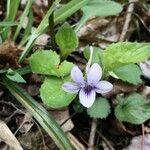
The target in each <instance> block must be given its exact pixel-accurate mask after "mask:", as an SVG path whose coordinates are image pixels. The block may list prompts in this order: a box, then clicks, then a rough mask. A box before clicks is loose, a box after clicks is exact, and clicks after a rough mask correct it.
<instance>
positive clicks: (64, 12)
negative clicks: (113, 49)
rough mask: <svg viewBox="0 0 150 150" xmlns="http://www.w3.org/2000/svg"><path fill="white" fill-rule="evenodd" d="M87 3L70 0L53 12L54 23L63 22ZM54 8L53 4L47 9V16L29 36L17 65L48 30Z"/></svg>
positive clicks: (81, 0)
mask: <svg viewBox="0 0 150 150" xmlns="http://www.w3.org/2000/svg"><path fill="white" fill-rule="evenodd" d="M87 2H88V0H80V1H79V0H72V1H70V2H69V3H67V4H66V5H64V6H63V7H62V8H60V9H58V10H57V11H56V12H55V15H54V16H55V17H54V23H55V24H58V23H59V22H61V21H63V20H65V19H66V18H67V17H69V16H71V15H72V14H73V13H75V12H76V11H77V10H79V9H80V8H82V7H83V6H84V5H86V3H87ZM56 7H57V5H56V4H55V3H54V4H53V5H52V7H51V8H50V9H49V11H48V12H47V14H46V16H45V17H44V19H43V20H42V22H41V23H40V25H39V27H38V28H37V29H36V31H35V32H34V33H32V34H31V36H30V38H29V41H28V43H27V45H26V47H25V49H24V51H23V53H22V54H21V56H20V58H19V63H21V62H22V61H23V60H24V58H25V57H26V56H27V55H28V53H29V52H30V49H31V47H32V45H33V43H34V41H35V40H36V38H37V37H38V36H39V35H41V34H42V33H43V32H44V31H46V29H47V28H48V26H49V23H48V17H49V16H50V15H51V13H52V12H53V11H54V10H55V9H56ZM50 12H51V13H50Z"/></svg>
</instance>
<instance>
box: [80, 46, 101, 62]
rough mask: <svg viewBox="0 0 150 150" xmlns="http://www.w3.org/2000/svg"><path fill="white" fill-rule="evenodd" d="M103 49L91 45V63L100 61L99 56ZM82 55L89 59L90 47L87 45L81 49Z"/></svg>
mask: <svg viewBox="0 0 150 150" xmlns="http://www.w3.org/2000/svg"><path fill="white" fill-rule="evenodd" d="M102 53H103V50H102V49H100V48H99V47H93V57H92V63H98V64H99V63H101V57H102ZM83 54H84V57H85V58H86V59H87V60H89V58H90V48H89V47H87V48H85V49H84V51H83Z"/></svg>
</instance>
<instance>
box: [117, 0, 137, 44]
mask: <svg viewBox="0 0 150 150" xmlns="http://www.w3.org/2000/svg"><path fill="white" fill-rule="evenodd" d="M130 2H131V3H130V4H129V6H128V10H127V12H128V13H127V15H126V19H125V23H124V26H123V29H122V32H121V34H120V38H119V41H120V42H122V41H124V40H125V38H126V34H127V31H128V28H129V25H130V22H131V18H132V12H133V11H134V5H135V4H134V3H133V2H135V0H130Z"/></svg>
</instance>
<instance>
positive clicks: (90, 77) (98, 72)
mask: <svg viewBox="0 0 150 150" xmlns="http://www.w3.org/2000/svg"><path fill="white" fill-rule="evenodd" d="M101 77H102V68H101V67H100V65H99V64H96V63H95V64H93V65H92V66H91V67H90V69H89V71H88V73H87V82H88V85H96V84H97V83H98V81H99V80H100V79H101Z"/></svg>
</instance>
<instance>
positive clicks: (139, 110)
mask: <svg viewBox="0 0 150 150" xmlns="http://www.w3.org/2000/svg"><path fill="white" fill-rule="evenodd" d="M115 115H116V117H117V119H119V120H120V121H126V122H130V123H133V124H141V123H143V122H145V121H146V120H148V119H150V103H149V101H147V100H146V99H145V98H144V97H143V96H142V95H140V94H137V93H134V94H131V95H130V96H128V98H126V99H124V98H121V100H120V101H119V103H118V105H117V107H116V108H115Z"/></svg>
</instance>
